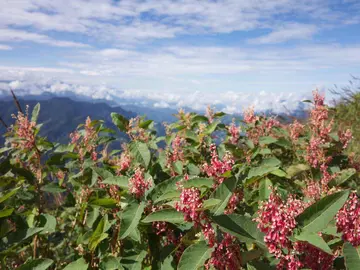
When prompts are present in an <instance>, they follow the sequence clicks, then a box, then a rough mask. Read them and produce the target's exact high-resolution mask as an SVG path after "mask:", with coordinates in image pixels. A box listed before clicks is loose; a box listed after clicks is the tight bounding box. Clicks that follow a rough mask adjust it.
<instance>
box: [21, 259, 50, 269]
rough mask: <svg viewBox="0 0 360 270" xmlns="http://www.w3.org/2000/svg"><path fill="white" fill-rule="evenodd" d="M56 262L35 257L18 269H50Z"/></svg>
mask: <svg viewBox="0 0 360 270" xmlns="http://www.w3.org/2000/svg"><path fill="white" fill-rule="evenodd" d="M53 263H54V261H53V260H50V259H35V260H30V261H28V262H26V263H25V264H23V265H21V266H20V267H19V268H16V269H17V270H45V269H48V268H49V267H50V266H51V265H52V264H53Z"/></svg>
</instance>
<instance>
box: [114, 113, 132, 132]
mask: <svg viewBox="0 0 360 270" xmlns="http://www.w3.org/2000/svg"><path fill="white" fill-rule="evenodd" d="M110 115H111V119H112V122H113V123H114V125H115V126H117V128H118V129H119V130H120V131H122V132H126V131H127V129H128V126H129V120H127V119H126V118H125V117H124V116H122V115H120V114H118V113H115V112H112V113H111V114H110Z"/></svg>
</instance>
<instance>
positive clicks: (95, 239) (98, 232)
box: [89, 215, 108, 251]
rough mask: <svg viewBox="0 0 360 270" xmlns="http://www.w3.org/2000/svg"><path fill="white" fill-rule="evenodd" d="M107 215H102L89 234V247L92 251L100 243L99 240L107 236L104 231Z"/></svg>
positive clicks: (105, 229)
mask: <svg viewBox="0 0 360 270" xmlns="http://www.w3.org/2000/svg"><path fill="white" fill-rule="evenodd" d="M107 223H108V217H107V215H105V216H103V217H102V219H101V220H100V221H99V223H98V225H97V226H96V229H95V231H94V232H93V234H92V235H91V237H90V239H89V249H90V250H91V251H94V250H95V249H96V247H97V246H98V245H99V244H100V242H101V241H102V240H104V239H106V238H107V237H108V234H107V233H105V232H106V231H107V227H108V226H107V225H108V224H107Z"/></svg>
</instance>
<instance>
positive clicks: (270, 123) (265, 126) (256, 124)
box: [244, 107, 280, 144]
mask: <svg viewBox="0 0 360 270" xmlns="http://www.w3.org/2000/svg"><path fill="white" fill-rule="evenodd" d="M260 120H262V121H260ZM244 122H245V123H247V124H248V125H253V127H251V128H250V129H248V130H247V137H248V138H249V139H251V140H252V141H253V142H254V143H255V144H257V143H259V138H260V137H261V136H266V135H272V128H273V127H279V126H280V122H279V121H277V120H276V119H274V118H269V119H266V118H263V117H260V116H256V115H255V113H254V108H253V107H251V108H248V109H247V110H246V111H245V112H244Z"/></svg>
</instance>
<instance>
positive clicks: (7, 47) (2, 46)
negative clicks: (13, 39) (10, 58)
mask: <svg viewBox="0 0 360 270" xmlns="http://www.w3.org/2000/svg"><path fill="white" fill-rule="evenodd" d="M0 50H4V51H8V50H12V47H10V46H8V45H4V44H0Z"/></svg>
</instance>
